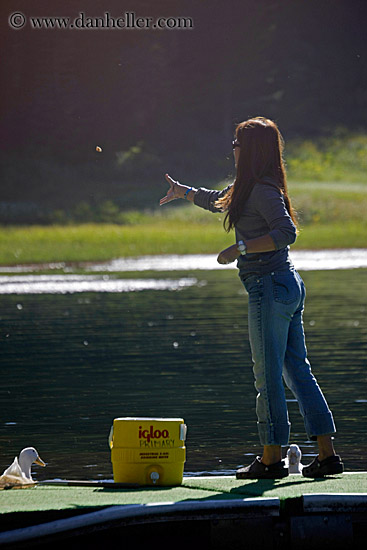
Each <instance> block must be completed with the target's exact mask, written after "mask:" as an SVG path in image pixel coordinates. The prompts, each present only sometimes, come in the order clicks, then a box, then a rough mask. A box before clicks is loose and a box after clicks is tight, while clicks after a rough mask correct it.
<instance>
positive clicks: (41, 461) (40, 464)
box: [35, 456, 46, 466]
mask: <svg viewBox="0 0 367 550" xmlns="http://www.w3.org/2000/svg"><path fill="white" fill-rule="evenodd" d="M35 463H36V464H38V465H39V466H46V464H45V463H44V462H43V460H42V459H41V458H40V457H39V456H38V457H37V458H36V460H35Z"/></svg>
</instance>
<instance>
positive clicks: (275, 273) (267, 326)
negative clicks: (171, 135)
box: [160, 117, 343, 479]
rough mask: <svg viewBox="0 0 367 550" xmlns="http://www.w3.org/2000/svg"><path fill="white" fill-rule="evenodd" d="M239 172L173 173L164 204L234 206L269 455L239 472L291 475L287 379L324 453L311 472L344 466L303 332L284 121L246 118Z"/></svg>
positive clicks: (230, 220)
mask: <svg viewBox="0 0 367 550" xmlns="http://www.w3.org/2000/svg"><path fill="white" fill-rule="evenodd" d="M232 146H233V151H234V157H235V165H236V178H235V181H234V183H233V184H231V185H229V186H228V187H227V188H225V189H224V190H222V191H215V190H208V189H204V188H199V189H195V188H193V187H188V186H185V185H181V184H180V183H178V182H177V181H174V180H173V179H172V178H171V177H170V176H169V175H168V174H166V179H167V181H168V183H169V185H170V189H169V191H168V193H167V195H166V196H165V197H163V198H162V199H161V201H160V204H161V205H163V204H166V203H168V202H170V201H172V200H174V199H178V198H184V199H186V200H189V201H192V202H194V204H196V205H197V206H200V207H202V208H205V209H207V210H211V211H212V212H218V211H226V212H227V214H226V217H225V220H224V226H225V228H226V230H227V231H230V230H231V229H234V230H235V235H236V243H235V244H233V245H232V246H230V247H229V248H227V249H225V250H223V251H222V252H221V253H220V254H219V256H218V262H219V263H220V264H228V263H230V262H233V261H234V260H238V262H237V266H238V268H239V276H240V278H241V281H242V283H243V284H244V286H245V288H246V290H247V292H248V295H249V308H248V316H249V337H250V344H251V351H252V360H253V363H254V366H253V371H254V375H255V387H256V389H257V392H258V395H257V398H256V414H257V418H258V431H259V437H260V443H261V444H262V445H263V454H262V457H261V458H260V457H257V458H256V459H255V460H254V462H253V463H252V464H250V465H249V466H246V467H244V468H241V469H239V470H238V471H237V474H236V477H237V478H238V479H246V478H250V479H261V478H268V479H276V478H281V477H285V476H287V475H288V468H287V467H286V464H285V462H284V460H282V454H281V446H282V445H287V444H288V441H289V431H290V423H289V420H288V411H287V405H286V399H285V391H284V385H283V378H284V381H285V383H286V385H287V386H288V388H289V389H290V390H291V391H292V393H293V394H294V396H295V397H296V399H297V401H298V404H299V407H300V411H301V414H302V416H303V419H304V423H305V428H306V432H307V434H308V437H309V438H310V439H312V440H317V442H318V447H319V455H318V456H317V457H316V458H315V459H314V460H313V461H312V463H311V464H309V465H308V466H305V467H304V468H303V471H302V473H303V475H304V476H305V477H323V476H325V475H330V474H336V473H341V472H343V463H342V462H341V459H340V457H339V456H338V455H336V454H335V451H334V447H333V442H332V437H331V436H332V434H334V433H335V426H334V421H333V417H332V414H331V412H330V410H329V408H328V405H327V403H326V401H325V398H324V396H323V394H322V392H321V390H320V388H319V386H318V384H317V382H316V379H315V378H314V376H313V374H312V372H311V368H310V364H309V362H308V360H307V351H306V346H305V339H304V332H303V322H302V313H303V304H304V298H305V287H304V283H303V281H302V279H301V277H300V276H299V274H298V273H297V271H296V270H295V269H294V267H293V265H292V262H291V260H290V258H289V254H288V252H289V245H290V244H292V243H293V242H294V241H295V240H296V236H297V229H296V226H297V223H296V217H295V213H294V211H293V209H292V205H291V201H290V199H289V197H288V192H287V183H286V174H285V167H284V162H283V158H282V153H283V140H282V137H281V135H280V132H279V130H278V127H277V125H276V124H275V123H274V122H273V121H271V120H269V119H266V118H263V117H256V118H252V119H249V120H246V121H245V122H241V123H240V124H238V126H237V128H236V135H235V140H234V141H233V143H232Z"/></svg>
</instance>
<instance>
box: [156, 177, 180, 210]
mask: <svg viewBox="0 0 367 550" xmlns="http://www.w3.org/2000/svg"><path fill="white" fill-rule="evenodd" d="M166 180H167V181H168V183H169V189H168V192H167V195H166V196H165V197H163V198H161V200H160V201H159V205H160V206H162V204H167V202H171V201H174V200H175V199H182V198H183V195H184V193H185V191H184V189H186V188H185V186H184V185H181V184H180V183H178V181H175V180H173V179H172V178H171V176H169V175H168V174H166Z"/></svg>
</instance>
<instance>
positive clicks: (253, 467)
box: [236, 456, 289, 479]
mask: <svg viewBox="0 0 367 550" xmlns="http://www.w3.org/2000/svg"><path fill="white" fill-rule="evenodd" d="M288 473H289V472H288V468H286V466H285V463H284V460H280V461H279V462H276V463H275V464H271V465H270V466H266V465H265V464H263V463H262V462H261V459H260V457H259V456H257V457H256V458H255V460H254V461H253V463H252V464H250V466H246V467H245V468H240V469H239V470H237V472H236V479H280V478H282V477H287V475H288Z"/></svg>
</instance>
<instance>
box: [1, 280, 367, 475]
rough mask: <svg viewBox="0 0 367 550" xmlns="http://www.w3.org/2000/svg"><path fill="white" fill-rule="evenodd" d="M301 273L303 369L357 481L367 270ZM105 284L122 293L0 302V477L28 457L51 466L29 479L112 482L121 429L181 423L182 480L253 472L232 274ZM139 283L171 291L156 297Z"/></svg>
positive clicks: (7, 297) (252, 435)
mask: <svg viewBox="0 0 367 550" xmlns="http://www.w3.org/2000/svg"><path fill="white" fill-rule="evenodd" d="M301 274H302V276H303V278H304V280H305V283H306V286H307V290H308V297H307V300H306V311H305V318H304V319H305V329H306V337H307V345H308V350H309V358H310V361H311V364H312V366H313V371H314V374H315V375H316V376H317V378H318V380H319V383H320V384H321V387H322V389H323V391H324V393H325V395H326V397H327V399H328V402H329V405H330V407H331V409H332V410H333V412H334V416H335V421H336V424H337V428H338V436H337V439H336V449H337V451H338V452H340V454H342V456H343V458H344V461H345V463H346V467H347V469H349V470H352V469H353V470H366V469H367V440H366V435H365V434H366V425H367V391H366V390H367V370H366V366H367V365H366V363H367V270H366V269H356V270H348V271H308V272H302V273H301ZM109 277H110V278H109V279H105V280H106V281H111V280H112V281H114V284H117V282H116V279H117V278H118V279H125V280H126V287H125V290H126V289H127V290H126V291H124V292H123V291H121V288H123V287H124V285H123V283H121V282H119V283H118V284H119V285H120V286H119V287H118V288H117V289H116V288H115V290H112V291H111V288H110V289H104V291H103V292H92V291H86V292H83V293H68V294H42V293H41V294H29V293H25V294H18V295H15V294H11V293H10V294H2V295H0V301H1V309H0V342H1V357H0V362H1V375H2V384H1V387H0V403H1V415H0V449H1V455H0V456H1V459H0V470H1V471H2V469H3V468H5V467H6V466H7V465H8V464H10V462H11V461H12V460H13V458H14V456H15V455H16V454H18V453H19V451H20V450H21V449H22V448H23V447H26V446H29V445H32V446H35V447H36V448H37V450H38V451H39V453H40V456H41V457H42V458H43V460H44V461H46V462H47V463H48V467H47V468H46V469H41V468H38V467H37V466H35V467H34V468H33V471H34V472H35V474H36V475H35V477H38V479H51V478H55V477H57V478H60V477H61V478H71V479H111V478H112V468H111V463H110V451H109V448H108V444H107V438H108V433H109V429H110V426H111V423H112V420H113V418H115V417H118V416H167V417H183V418H184V419H185V421H186V423H187V425H188V439H187V462H186V466H185V471H186V472H187V473H198V472H211V473H213V472H216V473H223V474H225V473H233V471H234V469H235V468H236V467H238V466H239V465H240V464H244V463H246V462H249V461H250V460H252V459H253V456H254V455H255V454H258V453H259V452H260V450H261V449H260V447H259V445H258V438H257V429H256V418H255V396H256V393H255V389H254V386H253V377H252V364H251V355H250V349H249V344H248V340H247V297H246V294H245V291H244V290H243V288H242V285H241V283H240V281H239V279H238V277H237V275H236V272H234V271H232V270H222V271H205V272H204V271H185V272H175V273H172V272H170V273H157V272H144V274H143V275H142V273H139V274H136V277H134V274H132V273H129V274H120V275H118V274H114V275H110V276H109ZM134 279H135V280H139V281H142V280H146V281H151V280H153V279H160V281H170V283H166V284H161V285H160V286H159V287H158V289H154V290H153V289H152V288H154V285H153V286H152V285H150V286H149V284H145V285H144V284H142V283H139V284H135V285H134V284H133V283H132V282H131V281H134ZM172 281H174V282H172ZM179 281H181V283H179ZM182 281H185V282H182ZM121 285H122V286H121ZM129 285H130V286H129ZM112 288H114V287H113V285H112ZM86 290H87V289H86ZM91 290H93V288H92V289H91ZM24 292H27V290H24ZM288 398H289V413H290V419H291V421H292V435H291V442H295V443H297V444H298V445H300V447H301V449H302V451H303V453H304V455H308V456H305V457H304V460H303V462H305V463H307V461H308V460H309V458H310V456H311V455H313V454H315V452H316V448H315V445H314V444H313V443H312V442H308V441H307V439H306V435H305V432H304V428H303V423H302V420H301V417H300V414H299V412H298V406H297V403H295V402H294V400H293V398H292V395H291V394H290V393H289V394H288ZM1 471H0V473H1Z"/></svg>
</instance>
